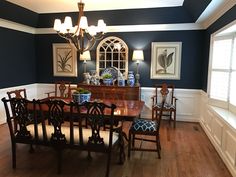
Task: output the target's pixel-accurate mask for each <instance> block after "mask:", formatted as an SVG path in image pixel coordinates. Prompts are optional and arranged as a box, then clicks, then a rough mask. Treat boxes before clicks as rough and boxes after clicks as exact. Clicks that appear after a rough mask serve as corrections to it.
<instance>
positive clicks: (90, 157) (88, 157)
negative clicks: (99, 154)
mask: <svg viewBox="0 0 236 177" xmlns="http://www.w3.org/2000/svg"><path fill="white" fill-rule="evenodd" d="M87 159H88V160H92V156H91V152H90V151H88V156H87Z"/></svg>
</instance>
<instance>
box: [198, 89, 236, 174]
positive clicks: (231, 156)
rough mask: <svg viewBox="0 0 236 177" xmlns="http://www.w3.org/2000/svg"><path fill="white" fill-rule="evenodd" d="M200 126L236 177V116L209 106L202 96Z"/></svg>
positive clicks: (205, 97)
mask: <svg viewBox="0 0 236 177" xmlns="http://www.w3.org/2000/svg"><path fill="white" fill-rule="evenodd" d="M200 112H201V114H200V115H201V118H200V124H201V126H202V128H203V129H204V131H205V132H206V134H207V136H208V138H209V139H210V141H211V142H212V144H213V146H214V147H215V149H216V150H217V152H218V153H219V155H220V157H221V158H222V160H223V161H224V163H225V165H226V166H227V167H228V169H229V170H230V172H231V174H232V175H233V176H234V177H236V127H235V125H236V115H233V114H232V113H230V112H228V111H226V110H224V109H221V108H218V107H214V106H211V105H209V104H208V97H207V95H206V93H205V92H203V91H202V94H201V110H200Z"/></svg>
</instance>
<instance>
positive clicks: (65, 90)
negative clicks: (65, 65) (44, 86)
mask: <svg viewBox="0 0 236 177" xmlns="http://www.w3.org/2000/svg"><path fill="white" fill-rule="evenodd" d="M70 84H71V83H70V82H66V81H57V82H55V90H54V91H51V92H47V93H45V94H47V96H48V97H51V96H54V97H58V98H67V97H68V96H69V91H70Z"/></svg>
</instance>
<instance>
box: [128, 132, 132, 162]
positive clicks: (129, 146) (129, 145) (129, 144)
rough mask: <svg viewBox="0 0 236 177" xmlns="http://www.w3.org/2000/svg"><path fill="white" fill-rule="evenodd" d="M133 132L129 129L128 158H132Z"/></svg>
mask: <svg viewBox="0 0 236 177" xmlns="http://www.w3.org/2000/svg"><path fill="white" fill-rule="evenodd" d="M131 141H132V139H131V132H130V131H129V141H128V158H130V151H131Z"/></svg>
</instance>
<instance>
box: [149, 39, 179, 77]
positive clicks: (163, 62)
mask: <svg viewBox="0 0 236 177" xmlns="http://www.w3.org/2000/svg"><path fill="white" fill-rule="evenodd" d="M181 51H182V42H152V55H151V73H150V77H151V79H165V80H180V71H181Z"/></svg>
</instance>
